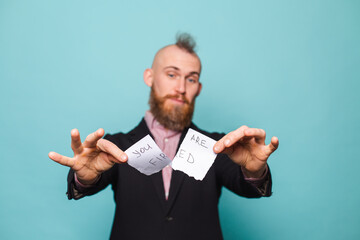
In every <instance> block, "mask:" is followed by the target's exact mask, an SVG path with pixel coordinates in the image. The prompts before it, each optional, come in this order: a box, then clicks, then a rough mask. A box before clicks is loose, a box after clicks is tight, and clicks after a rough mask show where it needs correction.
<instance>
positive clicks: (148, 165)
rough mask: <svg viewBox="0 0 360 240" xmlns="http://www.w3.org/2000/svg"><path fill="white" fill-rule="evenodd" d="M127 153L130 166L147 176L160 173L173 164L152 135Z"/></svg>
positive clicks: (147, 136) (140, 141)
mask: <svg viewBox="0 0 360 240" xmlns="http://www.w3.org/2000/svg"><path fill="white" fill-rule="evenodd" d="M125 153H126V154H127V155H128V164H129V165H130V166H132V167H134V168H136V169H137V170H138V171H139V172H141V173H143V174H146V175H151V174H154V173H156V172H159V171H160V170H161V169H163V168H164V167H166V166H167V165H168V164H169V163H170V162H171V160H170V159H169V158H168V157H167V156H166V154H165V153H163V152H162V151H161V150H160V148H159V147H158V145H156V143H155V141H154V140H153V139H152V138H151V137H150V135H146V136H145V137H144V138H142V139H141V140H139V141H138V142H136V143H135V144H134V145H132V146H131V147H129V148H128V149H127V150H126V151H125Z"/></svg>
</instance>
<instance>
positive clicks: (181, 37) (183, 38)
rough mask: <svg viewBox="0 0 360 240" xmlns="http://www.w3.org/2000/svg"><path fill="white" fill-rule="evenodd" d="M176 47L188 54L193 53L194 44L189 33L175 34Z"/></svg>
mask: <svg viewBox="0 0 360 240" xmlns="http://www.w3.org/2000/svg"><path fill="white" fill-rule="evenodd" d="M175 45H176V46H178V47H179V48H181V49H185V50H186V51H187V52H188V53H195V51H196V50H195V47H196V42H195V40H194V38H193V37H192V36H191V35H190V34H189V33H178V34H176V43H175Z"/></svg>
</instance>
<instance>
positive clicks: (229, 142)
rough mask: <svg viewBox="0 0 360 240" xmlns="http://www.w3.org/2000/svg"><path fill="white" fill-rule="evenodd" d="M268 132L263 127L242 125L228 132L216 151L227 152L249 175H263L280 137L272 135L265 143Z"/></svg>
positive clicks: (215, 146) (219, 142)
mask: <svg viewBox="0 0 360 240" xmlns="http://www.w3.org/2000/svg"><path fill="white" fill-rule="evenodd" d="M265 137H266V133H265V131H264V130H262V129H257V128H249V127H247V126H241V127H240V128H238V129H236V130H235V131H232V132H230V133H228V134H226V135H225V136H224V137H223V138H221V139H220V140H219V141H218V142H217V143H216V144H215V145H214V152H215V153H225V154H227V155H228V156H229V158H230V159H231V160H233V161H234V162H235V163H236V164H238V165H240V166H241V167H242V169H243V171H244V172H245V174H246V176H247V177H255V178H256V177H261V176H262V175H263V174H264V171H265V169H266V166H267V165H266V162H267V159H268V158H269V156H270V155H271V154H272V153H273V152H274V151H275V150H276V149H277V148H278V146H279V139H278V138H277V137H272V138H271V142H270V144H269V145H265Z"/></svg>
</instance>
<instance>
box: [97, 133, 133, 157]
mask: <svg viewBox="0 0 360 240" xmlns="http://www.w3.org/2000/svg"><path fill="white" fill-rule="evenodd" d="M97 147H98V148H99V149H100V150H101V151H103V152H106V153H107V154H109V155H110V156H112V157H113V158H114V159H115V160H116V161H115V162H120V163H123V162H126V161H127V159H128V157H127V155H126V153H124V152H123V151H122V150H121V149H120V148H118V147H117V146H116V145H115V144H114V143H112V142H110V141H108V140H106V139H100V140H99V141H97Z"/></svg>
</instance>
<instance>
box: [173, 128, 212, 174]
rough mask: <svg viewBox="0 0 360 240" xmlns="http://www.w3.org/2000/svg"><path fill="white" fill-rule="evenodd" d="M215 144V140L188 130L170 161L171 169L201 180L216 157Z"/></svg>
mask: <svg viewBox="0 0 360 240" xmlns="http://www.w3.org/2000/svg"><path fill="white" fill-rule="evenodd" d="M215 143H216V141H215V140H213V139H211V138H209V137H207V136H205V135H204V134H202V133H199V132H197V131H195V130H193V129H191V128H190V129H189V131H188V132H187V134H186V136H185V138H184V141H183V142H182V143H181V146H180V148H179V151H178V152H177V153H176V156H175V158H174V159H173V161H172V168H173V169H175V170H180V171H183V172H184V173H186V174H187V175H189V176H190V177H194V178H195V179H196V180H203V179H204V177H205V175H206V173H207V172H208V171H209V169H210V167H211V165H212V164H213V163H214V160H215V158H216V155H217V154H215V153H214V151H213V147H214V145H215Z"/></svg>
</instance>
